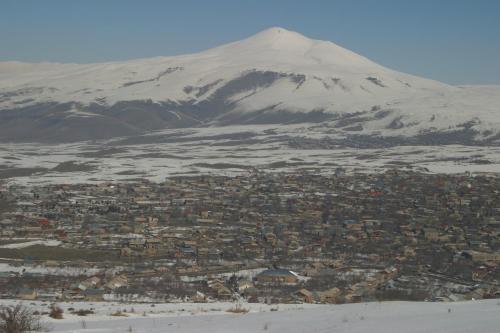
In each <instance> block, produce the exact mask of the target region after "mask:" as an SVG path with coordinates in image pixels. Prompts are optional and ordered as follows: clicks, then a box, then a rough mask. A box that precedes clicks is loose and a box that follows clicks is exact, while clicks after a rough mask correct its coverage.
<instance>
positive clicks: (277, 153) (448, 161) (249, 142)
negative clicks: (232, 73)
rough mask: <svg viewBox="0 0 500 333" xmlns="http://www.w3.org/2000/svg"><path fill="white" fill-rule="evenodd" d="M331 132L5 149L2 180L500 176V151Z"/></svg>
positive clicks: (175, 133)
mask: <svg viewBox="0 0 500 333" xmlns="http://www.w3.org/2000/svg"><path fill="white" fill-rule="evenodd" d="M327 131H328V128H326V129H325V128H322V127H318V126H314V125H311V124H309V125H307V124H306V125H304V124H301V125H281V126H280V125H252V126H250V125H247V126H231V127H209V128H192V129H182V130H180V129H177V130H175V129H174V130H164V131H158V132H153V133H151V134H150V135H146V136H140V137H137V138H134V139H123V140H121V139H114V140H109V141H102V142H82V143H74V144H58V145H42V144H1V145H0V175H1V174H2V173H5V174H8V173H9V172H11V171H12V172H13V173H15V172H16V169H20V168H21V169H22V168H24V171H23V170H21V173H18V174H16V175H15V178H11V179H12V180H14V179H15V181H16V182H18V183H31V184H35V183H37V184H43V183H79V182H101V181H120V180H128V179H137V178H147V179H150V180H153V181H163V180H164V179H165V178H166V177H169V176H176V175H194V174H200V173H203V174H210V173H214V174H223V175H234V174H238V173H244V172H248V171H249V169H250V168H251V167H256V168H259V169H261V170H264V171H271V172H273V171H284V172H288V171H297V170H312V169H314V170H315V172H324V173H331V172H332V171H333V170H335V169H336V168H338V167H342V168H345V169H347V170H348V171H359V172H366V171H370V172H376V171H383V170H385V169H388V168H411V169H414V170H420V171H428V172H438V173H440V172H443V173H463V172H465V171H471V172H500V147H478V146H463V145H446V146H394V147H387V148H370V149H360V148H353V147H342V146H340V145H339V146H334V145H333V146H332V145H331V144H329V145H327V146H322V144H321V142H322V141H321V140H325V138H326V140H334V139H336V137H335V134H329V133H327ZM294 140H299V141H300V142H304V140H316V141H315V142H316V143H315V146H314V147H313V148H308V147H294V146H292V144H293V142H294ZM318 142H319V143H318ZM63 162H73V163H74V164H76V165H77V169H71V168H68V170H61V169H59V170H51V169H52V168H55V167H57V166H58V165H60V163H63ZM79 166H82V169H78V167H79ZM37 168H38V169H37ZM9 170H10V171H9ZM4 178H5V177H4Z"/></svg>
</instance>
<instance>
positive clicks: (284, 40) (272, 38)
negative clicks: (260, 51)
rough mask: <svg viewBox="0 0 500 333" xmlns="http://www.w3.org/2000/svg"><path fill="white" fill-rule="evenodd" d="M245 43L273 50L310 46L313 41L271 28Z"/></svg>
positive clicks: (295, 33) (297, 34)
mask: <svg viewBox="0 0 500 333" xmlns="http://www.w3.org/2000/svg"><path fill="white" fill-rule="evenodd" d="M246 41H253V42H256V43H261V44H266V45H267V46H272V47H274V48H282V47H285V48H289V47H292V46H295V47H297V46H301V45H302V46H310V45H311V44H312V42H313V40H311V39H309V38H307V37H305V36H304V35H301V34H299V33H298V32H294V31H290V30H287V29H285V28H281V27H272V28H269V29H266V30H263V31H261V32H258V33H257V34H255V35H253V36H251V37H249V38H247V39H246Z"/></svg>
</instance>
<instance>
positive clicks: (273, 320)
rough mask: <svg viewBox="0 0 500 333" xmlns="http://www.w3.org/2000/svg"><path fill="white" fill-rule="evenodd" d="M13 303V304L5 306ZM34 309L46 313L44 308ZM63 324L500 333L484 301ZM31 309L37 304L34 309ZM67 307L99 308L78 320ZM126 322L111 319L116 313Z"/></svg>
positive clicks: (59, 328) (150, 311)
mask: <svg viewBox="0 0 500 333" xmlns="http://www.w3.org/2000/svg"><path fill="white" fill-rule="evenodd" d="M2 302H3V303H4V304H5V303H11V302H10V301H2ZM31 304H35V307H38V308H40V309H46V308H47V305H46V304H45V307H44V306H42V303H39V302H38V303H31ZM61 305H62V307H63V308H64V309H65V315H64V316H65V319H62V320H53V319H50V320H49V319H47V320H46V321H45V323H46V326H48V328H49V329H50V330H51V331H53V332H81V333H85V332H92V333H98V332H99V333H101V332H102V333H111V332H117V333H118V332H147V333H164V332H165V333H168V332H177V333H192V332H214V333H217V332H228V333H229V332H287V333H295V332H297V333H299V332H308V333H309V332H318V333H320V332H324V333H332V332H335V333H337V332H351V333H357V332H370V333H378V332H384V333H385V332H406V333H412V332H415V333H416V332H440V333H448V332H449V333H452V332H453V333H460V332H463V333H469V332H478V333H479V332H484V333H488V332H491V333H493V332H498V331H499V327H500V303H499V302H498V300H482V301H470V302H458V303H416V302H383V303H358V304H345V305H311V304H309V305H307V304H296V305H272V306H268V305H263V304H243V305H242V308H245V309H248V310H250V312H248V313H246V314H232V313H228V312H226V310H227V309H230V308H232V307H234V305H233V304H231V303H209V304H193V303H191V304H185V303H181V304H156V305H155V306H154V307H152V306H151V305H150V304H118V303H114V304H113V303H65V304H61ZM32 306H33V305H32ZM69 308H74V309H75V310H79V309H89V308H93V309H95V312H96V314H94V315H89V316H86V317H78V316H76V315H70V314H67V313H68V309H69ZM132 308H133V309H134V312H133V313H130V312H127V313H126V314H125V315H126V316H127V317H117V316H111V314H112V313H116V311H118V310H121V311H123V310H126V311H130V309H132Z"/></svg>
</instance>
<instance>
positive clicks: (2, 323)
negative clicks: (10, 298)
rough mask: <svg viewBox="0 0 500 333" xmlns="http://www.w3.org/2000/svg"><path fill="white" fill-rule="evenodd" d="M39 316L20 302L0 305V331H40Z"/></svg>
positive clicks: (12, 332) (4, 332) (16, 332)
mask: <svg viewBox="0 0 500 333" xmlns="http://www.w3.org/2000/svg"><path fill="white" fill-rule="evenodd" d="M42 330H43V326H42V324H41V323H40V316H37V315H35V314H34V313H33V312H32V311H31V310H30V309H28V308H27V307H26V306H24V305H22V304H20V303H19V304H17V305H16V306H3V307H0V333H25V332H40V331H42Z"/></svg>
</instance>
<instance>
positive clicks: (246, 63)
mask: <svg viewBox="0 0 500 333" xmlns="http://www.w3.org/2000/svg"><path fill="white" fill-rule="evenodd" d="M0 110H1V111H0V140H2V141H46V140H59V141H61V140H62V141H76V140H84V139H85V140H86V139H100V138H108V137H114V136H127V135H136V134H142V133H144V132H147V131H150V130H156V129H162V128H176V127H190V126H213V125H216V124H221V125H228V124H248V123H292V122H322V123H323V124H324V125H325V126H326V127H328V128H332V129H335V131H338V132H340V133H345V135H368V136H386V137H387V136H389V137H396V136H397V137H418V136H428V135H432V133H440V134H441V135H442V134H443V133H447V134H451V133H455V134H456V133H458V134H459V135H458V136H456V137H458V138H462V137H463V138H466V139H467V140H474V141H483V142H494V141H495V140H496V139H497V138H498V136H497V134H498V133H499V132H500V87H498V86H461V87H457V86H450V85H447V84H444V83H440V82H436V81H432V80H427V79H422V78H419V77H415V76H412V75H408V74H404V73H400V72H397V71H393V70H390V69H387V68H385V67H383V66H380V65H378V64H376V63H374V62H372V61H370V60H369V59H367V58H365V57H363V56H360V55H358V54H356V53H353V52H351V51H349V50H346V49H344V48H342V47H340V46H338V45H336V44H333V43H331V42H327V41H319V40H312V39H309V38H306V37H304V36H302V35H300V34H298V33H296V32H291V31H287V30H285V29H283V28H271V29H268V30H265V31H262V32H260V33H258V34H256V35H254V36H251V37H249V38H247V39H244V40H241V41H237V42H234V43H230V44H226V45H223V46H220V47H216V48H213V49H210V50H207V51H204V52H200V53H196V54H190V55H182V56H175V57H155V58H150V59H139V60H132V61H122V62H109V63H99V64H56V63H36V64H28V63H19V62H0ZM429 133H431V134H429ZM457 140H460V139H457Z"/></svg>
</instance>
